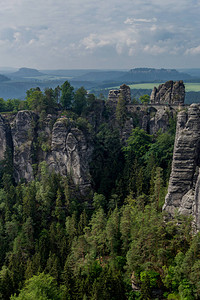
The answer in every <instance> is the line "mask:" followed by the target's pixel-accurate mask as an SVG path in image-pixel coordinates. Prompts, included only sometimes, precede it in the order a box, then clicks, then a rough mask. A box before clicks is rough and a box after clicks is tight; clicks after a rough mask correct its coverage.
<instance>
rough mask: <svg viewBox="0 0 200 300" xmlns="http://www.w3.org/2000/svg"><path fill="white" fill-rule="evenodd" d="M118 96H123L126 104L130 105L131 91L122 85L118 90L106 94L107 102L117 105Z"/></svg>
mask: <svg viewBox="0 0 200 300" xmlns="http://www.w3.org/2000/svg"><path fill="white" fill-rule="evenodd" d="M120 94H121V95H122V96H123V98H124V100H125V102H126V104H130V103H131V89H130V87H129V86H128V85H126V84H122V85H121V86H120V88H119V90H110V91H109V94H108V101H112V102H113V103H117V101H118V99H119V95H120Z"/></svg>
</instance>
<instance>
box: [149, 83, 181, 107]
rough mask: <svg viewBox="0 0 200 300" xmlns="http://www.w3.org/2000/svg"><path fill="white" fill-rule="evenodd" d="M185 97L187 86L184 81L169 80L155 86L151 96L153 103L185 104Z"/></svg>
mask: <svg viewBox="0 0 200 300" xmlns="http://www.w3.org/2000/svg"><path fill="white" fill-rule="evenodd" d="M184 99H185V86H184V84H183V81H182V80H180V81H175V82H174V81H167V82H166V83H164V84H161V85H159V87H158V88H156V87H154V89H153V91H152V93H151V96H150V103H151V104H174V105H179V104H184Z"/></svg>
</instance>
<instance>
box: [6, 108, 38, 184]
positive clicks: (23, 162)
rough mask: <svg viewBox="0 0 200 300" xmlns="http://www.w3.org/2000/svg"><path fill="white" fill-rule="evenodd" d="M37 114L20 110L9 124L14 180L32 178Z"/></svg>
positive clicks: (28, 179)
mask: <svg viewBox="0 0 200 300" xmlns="http://www.w3.org/2000/svg"><path fill="white" fill-rule="evenodd" d="M37 119H38V116H37V115H36V114H35V113H34V112H31V111H20V112H18V113H17V115H16V118H15V120H14V121H13V123H12V124H11V132H12V139H13V165H14V178H15V181H16V182H19V181H20V180H21V179H25V180H26V181H31V180H33V178H34V177H33V167H32V165H33V164H34V155H33V154H34V140H35V137H36V134H35V129H36V124H37Z"/></svg>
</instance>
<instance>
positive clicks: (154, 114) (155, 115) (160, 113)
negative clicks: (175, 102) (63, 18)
mask: <svg viewBox="0 0 200 300" xmlns="http://www.w3.org/2000/svg"><path fill="white" fill-rule="evenodd" d="M175 116H176V111H175V110H174V109H173V108H172V107H171V106H163V107H160V108H159V109H158V108H157V109H156V108H154V107H151V108H149V117H150V120H149V123H148V124H149V125H148V132H149V133H150V134H155V133H156V132H158V130H161V132H166V131H167V130H168V129H169V128H170V120H172V119H174V118H175Z"/></svg>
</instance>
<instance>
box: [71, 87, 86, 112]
mask: <svg viewBox="0 0 200 300" xmlns="http://www.w3.org/2000/svg"><path fill="white" fill-rule="evenodd" d="M86 96H87V91H86V89H85V88H84V87H80V88H79V89H78V90H77V91H76V92H75V94H74V102H73V105H72V108H73V111H74V112H75V113H76V114H77V115H79V116H80V115H81V113H82V112H83V111H84V109H85V108H86V106H87V98H86Z"/></svg>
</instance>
